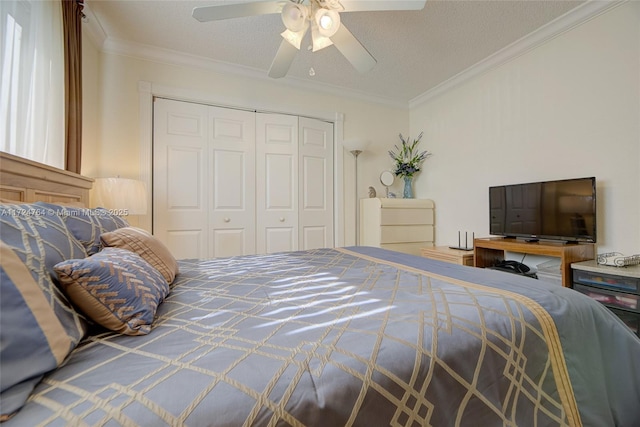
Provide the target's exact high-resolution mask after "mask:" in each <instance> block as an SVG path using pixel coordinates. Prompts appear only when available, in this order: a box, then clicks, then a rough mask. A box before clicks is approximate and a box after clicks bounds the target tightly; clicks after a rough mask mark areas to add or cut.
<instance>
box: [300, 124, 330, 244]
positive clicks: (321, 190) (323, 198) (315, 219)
mask: <svg viewBox="0 0 640 427" xmlns="http://www.w3.org/2000/svg"><path fill="white" fill-rule="evenodd" d="M299 132H300V135H299V137H300V151H299V160H298V163H299V168H300V177H301V179H300V184H299V188H298V191H299V200H300V205H299V223H300V242H299V247H300V249H315V248H327V247H333V246H334V243H333V235H334V229H333V214H334V213H333V124H331V123H327V122H323V121H321V120H315V119H309V118H305V117H301V118H300V119H299Z"/></svg>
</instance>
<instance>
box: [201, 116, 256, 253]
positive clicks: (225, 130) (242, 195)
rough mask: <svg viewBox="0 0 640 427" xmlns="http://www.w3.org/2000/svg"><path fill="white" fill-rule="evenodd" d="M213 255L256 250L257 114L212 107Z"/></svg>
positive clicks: (211, 202) (210, 212)
mask: <svg viewBox="0 0 640 427" xmlns="http://www.w3.org/2000/svg"><path fill="white" fill-rule="evenodd" d="M209 124H210V128H209V150H210V151H209V153H210V155H209V195H210V197H209V200H210V209H209V232H210V247H209V256H210V257H228V256H235V255H249V254H253V253H255V250H256V246H255V240H256V236H255V214H256V213H255V179H256V175H255V113H253V112H250V111H241V110H233V109H228V108H219V107H209Z"/></svg>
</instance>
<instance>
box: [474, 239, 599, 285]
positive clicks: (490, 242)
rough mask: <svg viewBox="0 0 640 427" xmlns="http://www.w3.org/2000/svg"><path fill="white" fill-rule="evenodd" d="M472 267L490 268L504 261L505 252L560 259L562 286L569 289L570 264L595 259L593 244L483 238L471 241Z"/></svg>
mask: <svg viewBox="0 0 640 427" xmlns="http://www.w3.org/2000/svg"><path fill="white" fill-rule="evenodd" d="M473 244H474V249H473V265H474V266H475V267H492V266H494V265H496V264H497V263H498V262H499V261H502V260H504V253H505V252H519V253H524V254H531V255H543V256H550V257H558V258H560V271H561V272H562V286H565V287H567V288H570V287H571V263H572V262H578V261H587V260H590V259H594V258H595V244H593V243H562V242H558V243H555V242H525V241H523V240H518V239H513V238H504V237H483V238H478V239H475V240H474V241H473Z"/></svg>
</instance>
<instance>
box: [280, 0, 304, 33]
mask: <svg viewBox="0 0 640 427" xmlns="http://www.w3.org/2000/svg"><path fill="white" fill-rule="evenodd" d="M308 17H309V11H308V9H307V7H306V6H304V5H302V4H299V3H291V2H288V3H287V4H285V5H284V7H283V8H282V22H283V23H284V26H285V27H287V30H290V31H292V32H294V33H297V32H300V31H302V30H303V29H305V26H306V25H308V23H307V21H308Z"/></svg>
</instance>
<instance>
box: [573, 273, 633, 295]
mask: <svg viewBox="0 0 640 427" xmlns="http://www.w3.org/2000/svg"><path fill="white" fill-rule="evenodd" d="M573 281H574V282H576V283H582V284H584V285H595V286H600V287H602V288H607V289H612V290H616V291H623V292H631V293H636V294H637V293H640V278H637V277H625V276H614V275H611V274H604V273H598V272H593V271H583V270H574V271H573Z"/></svg>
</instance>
